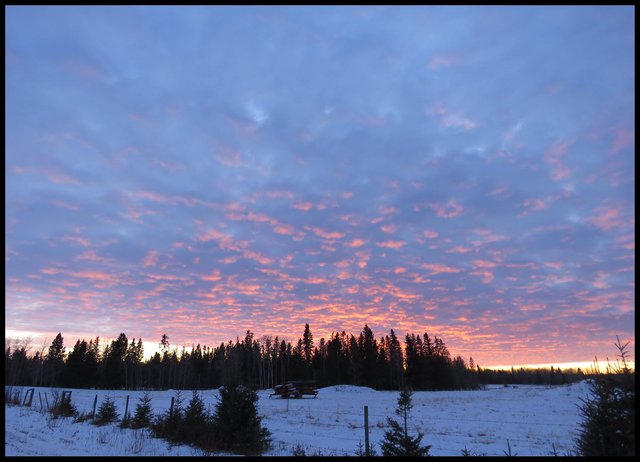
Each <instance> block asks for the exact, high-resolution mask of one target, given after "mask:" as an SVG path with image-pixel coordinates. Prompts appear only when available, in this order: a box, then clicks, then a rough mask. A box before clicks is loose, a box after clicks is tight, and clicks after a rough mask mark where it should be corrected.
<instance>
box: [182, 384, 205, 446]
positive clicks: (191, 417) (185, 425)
mask: <svg viewBox="0 0 640 462" xmlns="http://www.w3.org/2000/svg"><path fill="white" fill-rule="evenodd" d="M180 427H181V431H180V432H179V433H180V439H181V440H182V441H183V442H185V443H187V444H193V445H196V446H198V447H201V448H203V449H211V447H212V442H211V439H212V433H213V430H212V424H211V416H210V415H209V414H208V413H207V410H206V409H205V406H204V401H202V397H201V396H200V394H199V393H198V392H197V391H195V390H194V391H193V396H192V397H191V400H190V401H189V404H188V405H187V408H186V409H185V410H184V418H183V419H182V422H181V424H180Z"/></svg>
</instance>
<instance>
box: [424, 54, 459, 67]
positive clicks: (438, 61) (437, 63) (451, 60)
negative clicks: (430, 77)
mask: <svg viewBox="0 0 640 462" xmlns="http://www.w3.org/2000/svg"><path fill="white" fill-rule="evenodd" d="M459 62H460V58H458V57H456V56H453V55H435V56H433V57H432V58H431V59H430V60H429V63H428V64H427V67H428V68H429V69H437V68H439V67H449V66H453V65H454V64H458V63H459Z"/></svg>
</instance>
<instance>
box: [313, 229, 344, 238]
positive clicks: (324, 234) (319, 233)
mask: <svg viewBox="0 0 640 462" xmlns="http://www.w3.org/2000/svg"><path fill="white" fill-rule="evenodd" d="M311 231H313V232H314V233H315V234H316V235H317V236H320V237H322V238H324V239H341V238H343V237H344V236H345V234H344V233H339V232H337V231H334V232H329V231H325V230H323V229H321V228H311Z"/></svg>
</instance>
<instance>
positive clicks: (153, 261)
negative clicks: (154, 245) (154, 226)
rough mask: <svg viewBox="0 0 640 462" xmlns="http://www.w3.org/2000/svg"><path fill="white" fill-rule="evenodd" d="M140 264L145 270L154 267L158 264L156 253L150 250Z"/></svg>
mask: <svg viewBox="0 0 640 462" xmlns="http://www.w3.org/2000/svg"><path fill="white" fill-rule="evenodd" d="M140 263H141V264H142V266H143V267H145V268H147V267H149V266H151V267H154V266H156V265H157V264H158V252H157V251H155V250H150V251H149V252H148V253H147V255H145V257H144V258H143V259H142V261H141V262H140Z"/></svg>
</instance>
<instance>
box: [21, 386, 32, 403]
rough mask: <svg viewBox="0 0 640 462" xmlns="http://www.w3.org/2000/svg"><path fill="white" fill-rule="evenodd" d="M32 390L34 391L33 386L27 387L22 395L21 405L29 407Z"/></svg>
mask: <svg viewBox="0 0 640 462" xmlns="http://www.w3.org/2000/svg"><path fill="white" fill-rule="evenodd" d="M34 391H35V389H34V388H29V389H28V390H27V392H26V393H25V395H24V400H23V401H22V405H23V406H29V407H31V401H33V393H34ZM27 398H28V399H29V402H27Z"/></svg>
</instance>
